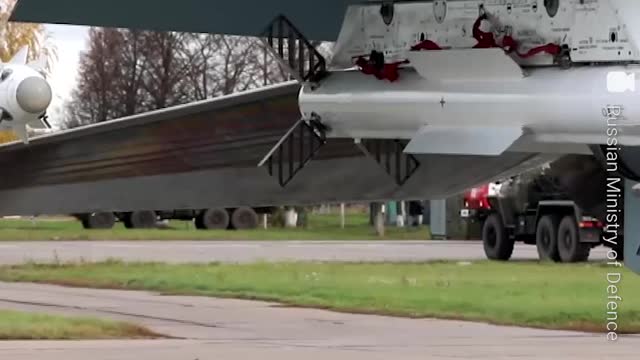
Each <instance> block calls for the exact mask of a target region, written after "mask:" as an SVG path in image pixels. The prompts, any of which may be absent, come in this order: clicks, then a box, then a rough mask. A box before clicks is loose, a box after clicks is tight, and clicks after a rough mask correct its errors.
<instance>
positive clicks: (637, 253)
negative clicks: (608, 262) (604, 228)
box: [604, 180, 640, 274]
mask: <svg viewBox="0 0 640 360" xmlns="http://www.w3.org/2000/svg"><path fill="white" fill-rule="evenodd" d="M636 185H638V183H636V182H633V181H629V180H627V181H625V184H624V220H625V221H624V260H625V261H624V264H625V266H626V267H628V268H629V269H631V270H633V271H634V272H636V273H638V274H640V223H639V222H638V221H637V219H638V218H640V196H639V194H638V193H637V192H636V191H634V189H633V187H634V186H636ZM612 188H615V186H612V187H608V188H607V189H609V191H610V190H611V189H612ZM615 210H616V209H613V211H615ZM610 219H612V217H610ZM606 225H609V226H610V229H611V231H610V232H605V234H604V236H605V239H606V238H610V239H612V241H620V235H623V234H622V232H623V231H618V229H617V228H615V226H616V225H617V224H616V223H607V224H606ZM614 231H615V232H614ZM614 237H615V238H614ZM618 251H620V249H619V248H618Z"/></svg>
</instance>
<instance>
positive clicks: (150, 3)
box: [10, 0, 361, 41]
mask: <svg viewBox="0 0 640 360" xmlns="http://www.w3.org/2000/svg"><path fill="white" fill-rule="evenodd" d="M360 2H361V1H360V0H324V1H322V2H321V3H319V2H317V1H316V0H266V1H265V0H235V1H202V0H182V1H180V3H179V4H176V3H172V2H167V1H157V0H136V1H130V0H111V1H77V0H58V1H56V2H55V5H52V2H51V0H20V1H18V4H17V5H16V7H15V9H14V11H13V13H12V15H11V17H10V21H17V22H40V23H55V24H75V25H89V26H104V27H123V28H136V29H143V30H158V31H184V32H207V33H213V34H229V35H246V36H258V35H260V34H261V33H262V32H263V31H264V29H265V28H266V26H267V25H268V24H269V23H270V22H271V21H272V20H273V19H274V18H275V17H276V16H278V15H280V14H286V16H287V18H289V20H291V21H292V22H293V23H294V24H296V26H297V27H298V28H299V30H301V31H302V32H303V33H304V34H305V35H306V37H307V38H308V39H310V40H319V41H333V40H335V39H336V38H337V37H338V32H339V31H340V27H341V26H342V20H343V18H344V14H345V11H346V9H347V6H348V5H350V4H357V3H360Z"/></svg>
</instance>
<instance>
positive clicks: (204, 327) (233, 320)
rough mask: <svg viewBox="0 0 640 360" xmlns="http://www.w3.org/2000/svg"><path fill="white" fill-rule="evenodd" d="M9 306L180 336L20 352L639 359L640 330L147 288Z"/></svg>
mask: <svg viewBox="0 0 640 360" xmlns="http://www.w3.org/2000/svg"><path fill="white" fill-rule="evenodd" d="M0 308H8V309H15V310H29V311H43V312H48V313H57V314H67V315H69V314H70V315H76V314H81V315H94V316H103V317H109V318H114V319H120V320H127V321H132V322H137V323H139V324H142V325H145V326H147V327H149V328H151V329H152V330H155V331H157V332H160V333H163V334H166V335H171V336H173V337H178V338H180V339H176V340H148V341H82V342H65V341H62V342H15V341H11V342H0V354H2V358H3V359H4V358H7V359H12V360H27V359H28V360H40V359H43V360H44V359H47V360H48V359H65V360H85V359H87V356H89V357H90V358H91V359H92V360H113V359H118V360H139V359H154V360H177V359H181V360H182V359H184V360H193V359H200V360H205V359H225V360H226V359H238V360H240V359H242V360H245V359H258V358H259V359H278V360H288V359H291V360H299V359H307V360H314V359H323V360H324V359H332V360H342V359H349V360H360V359H362V360H364V359H366V360H371V359H381V360H382V359H384V360H388V359H402V360H404V359H421V360H422V359H430V358H432V359H450V358H455V359H507V358H518V359H563V360H569V359H576V360H577V359H580V360H589V359H604V358H607V359H609V358H610V359H619V360H622V359H637V356H636V355H635V351H636V350H637V349H638V347H640V337H635V336H634V337H625V338H621V339H620V340H619V341H618V342H616V343H607V342H606V340H605V337H604V335H603V334H581V333H575V332H566V331H543V330H533V329H522V328H510V327H500V326H492V325H485V324H476V323H467V322H459V321H441V320H412V319H401V318H390V317H382V316H368V315H351V314H340V313H334V312H328V311H322V310H309V309H297V308H284V307H282V306H279V305H277V304H272V303H265V302H253V301H241V300H224V299H211V298H204V297H185V296H158V295H155V294H152V293H148V292H137V291H136V292H133V291H117V290H89V289H72V288H63V287H57V286H49V285H34V284H4V283H0Z"/></svg>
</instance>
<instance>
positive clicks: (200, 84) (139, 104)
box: [62, 28, 289, 128]
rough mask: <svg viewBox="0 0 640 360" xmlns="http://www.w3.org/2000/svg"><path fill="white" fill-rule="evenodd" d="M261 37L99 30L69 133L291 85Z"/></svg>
mask: <svg viewBox="0 0 640 360" xmlns="http://www.w3.org/2000/svg"><path fill="white" fill-rule="evenodd" d="M288 79H289V77H288V74H287V73H286V71H284V69H283V68H282V67H281V66H280V65H279V64H278V62H277V61H275V59H274V58H273V57H272V56H271V54H270V53H269V52H268V51H267V49H266V48H265V47H264V46H263V44H262V43H261V42H259V41H258V39H257V38H251V37H240V36H228V35H211V34H192V33H177V32H152V31H138V30H130V29H110V28H92V29H90V30H89V39H88V46H87V49H86V51H84V52H83V53H82V54H81V56H80V61H79V71H78V78H77V86H76V88H75V89H74V90H73V92H72V94H71V98H70V99H69V100H68V101H67V102H66V104H65V106H64V114H63V118H64V120H63V121H62V122H63V127H66V128H73V127H77V126H82V125H87V124H93V123H98V122H103V121H108V120H111V119H116V118H120V117H124V116H129V115H134V114H137V113H141V112H146V111H150V110H156V109H160V108H165V107H169V106H174V105H179V104H185V103H189V102H193V101H197V100H203V99H208V98H213V97H217V96H221V95H227V94H231V93H233V92H237V91H244V90H248V89H251V88H256V87H260V86H265V85H270V84H274V83H278V82H282V81H285V80H288Z"/></svg>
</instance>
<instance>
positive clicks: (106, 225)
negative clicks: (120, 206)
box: [82, 212, 116, 229]
mask: <svg viewBox="0 0 640 360" xmlns="http://www.w3.org/2000/svg"><path fill="white" fill-rule="evenodd" d="M115 223H116V216H115V215H114V214H113V213H110V212H97V213H90V214H84V215H83V216H82V226H83V227H84V228H85V229H111V228H112V227H113V225H115Z"/></svg>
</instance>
